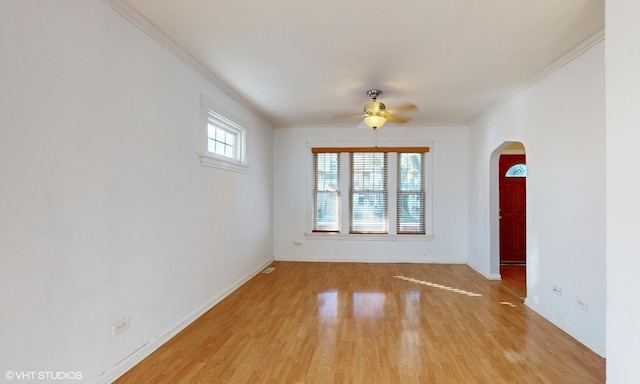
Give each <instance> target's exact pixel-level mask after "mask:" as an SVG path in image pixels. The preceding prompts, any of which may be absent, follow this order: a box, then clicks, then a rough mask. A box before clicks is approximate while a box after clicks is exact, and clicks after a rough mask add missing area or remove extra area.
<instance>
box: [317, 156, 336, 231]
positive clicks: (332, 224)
mask: <svg viewBox="0 0 640 384" xmlns="http://www.w3.org/2000/svg"><path fill="white" fill-rule="evenodd" d="M339 170H340V156H339V154H338V153H326V152H325V153H314V154H313V231H314V232H338V231H340V189H339V185H340V179H339V177H340V176H339Z"/></svg>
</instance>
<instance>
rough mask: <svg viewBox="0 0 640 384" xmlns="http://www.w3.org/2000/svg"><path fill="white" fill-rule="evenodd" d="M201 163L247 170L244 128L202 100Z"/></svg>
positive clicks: (229, 168) (239, 170)
mask: <svg viewBox="0 0 640 384" xmlns="http://www.w3.org/2000/svg"><path fill="white" fill-rule="evenodd" d="M202 109H203V119H202V120H203V129H202V141H203V144H202V154H201V155H200V163H201V164H202V165H206V166H210V167H216V168H222V169H228V170H233V171H238V172H247V164H246V153H245V143H246V130H245V129H244V128H243V127H242V126H241V125H239V124H237V123H235V122H233V121H231V120H230V119H228V118H226V117H224V116H222V115H221V114H219V113H217V112H215V111H213V110H212V109H211V108H209V107H208V106H207V105H206V103H205V102H204V101H203V105H202Z"/></svg>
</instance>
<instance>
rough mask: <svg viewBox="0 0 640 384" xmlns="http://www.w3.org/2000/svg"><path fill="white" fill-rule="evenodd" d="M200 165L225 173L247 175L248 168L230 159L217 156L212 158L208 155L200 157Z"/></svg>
mask: <svg viewBox="0 0 640 384" xmlns="http://www.w3.org/2000/svg"><path fill="white" fill-rule="evenodd" d="M200 164H201V165H204V166H205V167H211V168H218V169H224V170H227V171H233V172H239V173H248V172H249V166H248V165H246V164H243V163H239V162H237V161H234V160H232V159H226V158H222V157H218V156H212V155H208V154H202V155H200Z"/></svg>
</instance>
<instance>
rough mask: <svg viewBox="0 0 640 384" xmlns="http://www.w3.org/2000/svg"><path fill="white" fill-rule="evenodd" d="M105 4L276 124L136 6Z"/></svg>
mask: <svg viewBox="0 0 640 384" xmlns="http://www.w3.org/2000/svg"><path fill="white" fill-rule="evenodd" d="M102 1H103V2H104V3H105V4H107V5H108V6H110V7H111V8H112V9H113V10H115V11H116V12H117V13H119V14H120V15H121V16H123V17H124V18H125V19H127V20H129V21H130V22H131V23H132V24H133V25H135V26H136V27H138V28H140V29H141V30H142V31H143V32H145V33H146V34H147V35H149V36H150V37H151V38H153V39H154V40H156V41H157V42H159V43H160V44H161V45H163V46H164V47H165V48H166V49H168V50H169V51H170V52H171V53H173V54H174V55H176V56H177V57H178V58H179V59H180V60H182V61H183V62H184V63H186V64H187V65H189V66H190V67H191V68H193V69H195V70H196V71H197V72H198V73H200V74H201V75H202V76H204V78H205V79H207V80H208V81H209V82H211V83H212V84H213V85H214V86H216V87H217V88H219V89H220V90H221V91H223V92H224V93H226V94H227V95H228V96H229V97H231V98H232V99H233V100H235V101H236V102H238V103H239V104H240V105H242V106H243V107H244V108H246V109H247V110H248V111H250V112H251V113H253V114H255V115H256V116H258V117H259V118H260V119H261V120H263V121H265V122H266V123H268V124H269V125H271V126H272V127H273V126H274V125H275V124H274V123H273V121H272V120H271V119H270V118H268V117H267V116H266V115H265V114H264V113H263V112H262V111H260V110H259V109H258V108H256V107H255V106H254V105H253V104H252V103H250V102H249V101H248V100H247V99H245V98H244V97H243V96H241V95H240V94H239V93H238V92H236V91H235V90H234V89H233V88H231V87H230V86H229V85H228V84H226V83H225V82H223V81H222V80H220V79H219V78H218V77H217V76H215V75H214V74H213V73H212V72H211V71H210V70H209V69H208V68H207V67H205V66H204V65H203V64H202V63H201V62H200V61H198V60H197V59H196V58H194V57H193V56H191V55H190V54H189V53H188V52H187V51H185V50H184V49H183V48H182V47H180V46H179V45H178V44H177V43H176V42H175V41H173V40H172V39H171V38H170V37H169V36H167V35H166V34H165V33H164V32H162V30H160V28H158V27H156V26H155V24H153V23H152V22H151V21H150V20H149V19H147V18H146V17H144V16H143V15H142V14H141V13H140V12H138V11H137V10H136V9H135V8H133V7H132V6H131V5H129V4H128V3H127V2H126V1H125V0H102Z"/></svg>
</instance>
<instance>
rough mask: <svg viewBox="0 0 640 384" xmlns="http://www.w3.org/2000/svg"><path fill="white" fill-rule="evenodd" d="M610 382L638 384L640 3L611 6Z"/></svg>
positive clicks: (617, 0)
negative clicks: (639, 45) (639, 42)
mask: <svg viewBox="0 0 640 384" xmlns="http://www.w3.org/2000/svg"><path fill="white" fill-rule="evenodd" d="M606 7H607V9H606V11H607V12H606V15H607V19H606V24H607V47H606V51H605V58H606V76H607V383H612V384H626V383H639V382H640V370H639V369H638V357H639V356H640V333H639V332H638V324H640V306H639V305H638V292H640V279H639V278H638V275H639V274H640V198H638V196H640V172H638V168H637V167H638V163H639V162H640V153H639V152H638V148H637V147H638V143H640V70H639V69H638V68H640V52H639V51H638V40H639V39H640V24H639V23H638V17H637V15H638V14H639V13H640V3H638V2H632V1H621V0H607V2H606Z"/></svg>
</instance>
